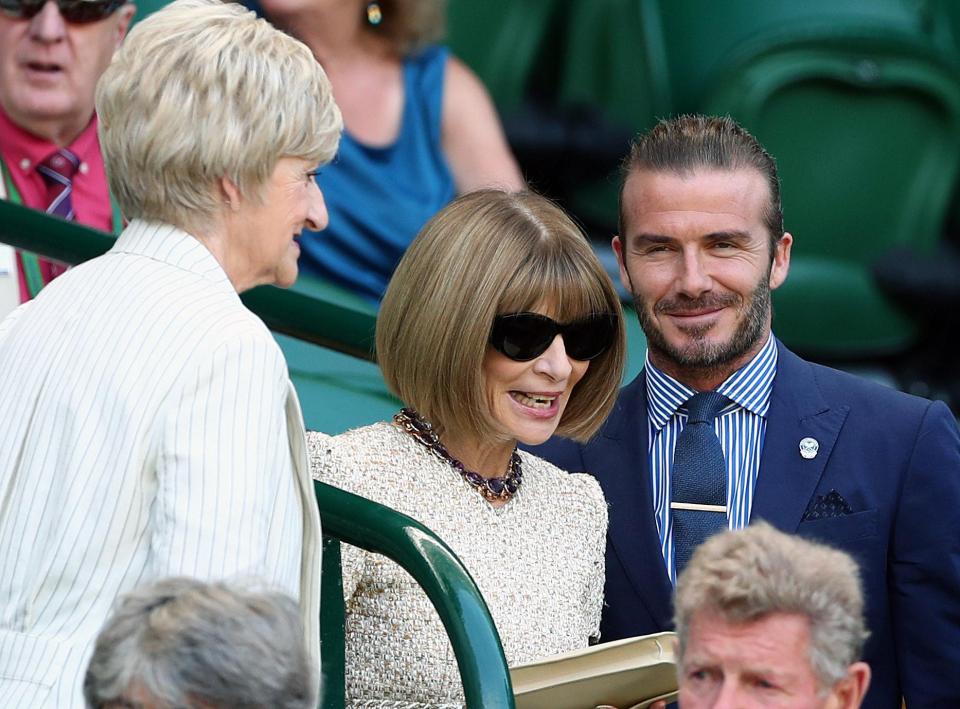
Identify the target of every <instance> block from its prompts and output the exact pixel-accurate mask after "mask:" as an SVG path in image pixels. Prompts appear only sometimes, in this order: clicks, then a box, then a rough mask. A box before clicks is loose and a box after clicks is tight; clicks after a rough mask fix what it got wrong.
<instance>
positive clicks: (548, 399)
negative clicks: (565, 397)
mask: <svg viewBox="0 0 960 709" xmlns="http://www.w3.org/2000/svg"><path fill="white" fill-rule="evenodd" d="M510 395H511V396H512V397H513V398H514V399H516V400H517V401H519V402H520V403H521V404H523V405H524V406H529V407H531V408H534V409H548V408H550V406H552V405H553V402H554V401H556V398H557V397H555V396H528V395H526V394H522V393H521V392H519V391H514V392H510Z"/></svg>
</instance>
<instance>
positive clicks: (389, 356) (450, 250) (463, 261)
mask: <svg viewBox="0 0 960 709" xmlns="http://www.w3.org/2000/svg"><path fill="white" fill-rule="evenodd" d="M538 306H546V307H548V308H550V315H551V316H552V317H554V318H556V319H558V320H560V321H561V322H569V321H571V320H575V319H577V318H581V317H584V316H586V315H588V314H591V313H606V312H609V313H613V314H614V316H615V321H616V337H615V338H614V342H613V344H612V345H611V347H610V348H609V349H608V350H607V351H606V352H604V353H603V354H602V355H600V356H599V357H597V358H596V359H594V360H592V361H591V362H590V366H589V367H588V368H587V372H586V374H585V375H584V377H583V379H581V380H580V382H579V383H578V384H577V386H576V387H575V388H574V390H573V393H572V395H571V397H570V401H569V402H568V404H567V407H566V409H565V410H564V412H563V416H562V418H561V420H560V424H559V426H558V428H557V433H558V434H559V435H563V436H568V437H570V438H573V439H575V440H580V441H582V440H586V439H587V438H589V437H590V436H591V435H592V434H593V433H594V432H595V431H596V430H597V429H598V428H599V427H600V425H601V424H602V423H603V421H604V420H605V419H606V417H607V414H608V413H609V412H610V409H611V408H612V406H613V403H614V400H615V399H616V394H617V391H618V389H619V385H620V378H621V374H622V370H623V362H624V356H625V350H626V344H625V336H624V328H623V317H622V313H621V310H620V302H619V299H618V298H617V295H616V292H615V291H614V289H613V284H612V283H611V282H610V278H609V277H608V276H607V274H606V272H605V271H604V270H603V267H602V266H601V265H600V263H599V261H597V257H596V256H595V255H594V253H593V251H592V249H591V248H590V245H589V244H588V243H587V240H586V238H585V237H584V235H583V233H582V232H581V231H580V230H579V229H578V228H577V226H576V225H575V224H574V223H573V222H572V221H571V220H570V218H569V217H568V216H567V215H566V214H565V213H564V212H563V210H562V209H560V208H559V207H557V206H556V205H555V204H553V203H552V202H550V201H549V200H547V199H545V198H544V197H540V196H539V195H536V194H533V193H530V192H520V193H507V192H500V191H497V190H481V191H478V192H472V193H468V194H465V195H463V196H461V197H459V198H457V199H456V200H454V201H453V202H451V203H450V204H449V205H448V206H447V207H446V208H445V209H443V210H442V211H440V212H439V213H438V214H437V215H436V216H434V217H433V219H431V220H430V221H429V222H428V223H427V225H426V226H425V227H424V228H423V229H422V230H421V231H420V233H419V234H418V235H417V238H416V239H415V240H414V241H413V243H412V244H411V246H410V248H409V249H408V250H407V252H406V254H405V255H404V256H403V259H401V261H400V265H399V266H398V267H397V270H396V272H395V273H394V275H393V278H392V279H391V280H390V284H389V285H388V286H387V292H386V294H385V296H384V298H383V303H382V304H381V306H380V315H379V317H378V318H377V337H376V339H377V358H378V361H379V363H380V368H381V370H382V371H383V376H384V379H385V380H386V382H387V385H388V386H389V387H390V389H391V390H392V391H393V392H394V393H395V394H396V395H397V396H399V397H400V398H401V399H402V400H403V401H405V402H406V403H407V404H408V405H410V406H413V407H414V408H416V409H417V410H418V411H419V412H420V413H421V414H422V415H424V416H425V417H426V418H427V419H429V420H430V421H432V422H433V423H434V425H436V426H438V427H439V428H440V429H441V430H448V431H454V432H457V433H458V434H460V433H469V434H470V435H479V436H481V437H485V438H486V437H490V436H492V435H494V432H495V431H496V423H495V421H494V420H493V418H492V413H491V411H490V406H489V403H488V402H487V399H486V392H485V387H484V384H485V381H484V369H483V361H484V356H485V354H486V351H487V347H488V341H489V338H490V328H491V326H492V325H493V319H494V317H495V316H497V315H500V314H505V313H513V312H520V311H524V310H532V309H533V308H536V307H538Z"/></svg>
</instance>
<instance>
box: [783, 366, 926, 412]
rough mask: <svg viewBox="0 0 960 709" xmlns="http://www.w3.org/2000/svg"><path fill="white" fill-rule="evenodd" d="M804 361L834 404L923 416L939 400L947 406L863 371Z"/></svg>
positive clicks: (829, 400) (826, 396)
mask: <svg viewBox="0 0 960 709" xmlns="http://www.w3.org/2000/svg"><path fill="white" fill-rule="evenodd" d="M802 361H803V362H804V364H805V365H806V366H808V367H809V368H810V372H811V374H812V376H813V379H814V382H815V383H816V385H817V388H818V389H819V390H820V393H821V394H822V395H823V397H824V399H825V400H826V401H827V402H828V403H829V404H831V405H837V406H847V407H850V408H851V409H854V408H861V407H862V408H867V409H869V410H875V411H877V412H879V413H886V415H887V416H904V415H906V416H923V415H924V414H926V413H927V412H928V411H929V410H930V408H931V407H933V406H937V404H938V403H939V405H940V406H944V407H945V405H943V404H942V403H940V402H935V401H932V400H930V399H925V398H923V397H921V396H915V395H913V394H908V393H906V392H903V391H900V390H898V389H895V388H893V387H892V386H890V385H888V384H886V383H881V382H879V381H873V380H871V379H868V378H866V377H864V376H861V375H859V374H853V373H850V372H845V371H842V370H839V369H834V368H833V367H828V366H826V365H822V364H816V363H815V362H809V361H807V360H802ZM774 386H776V384H774Z"/></svg>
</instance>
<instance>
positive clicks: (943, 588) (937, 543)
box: [890, 402, 960, 709]
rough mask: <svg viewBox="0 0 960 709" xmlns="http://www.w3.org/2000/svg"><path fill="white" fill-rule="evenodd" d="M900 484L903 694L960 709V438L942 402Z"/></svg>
mask: <svg viewBox="0 0 960 709" xmlns="http://www.w3.org/2000/svg"><path fill="white" fill-rule="evenodd" d="M903 485H904V488H903V491H902V493H901V496H900V503H899V508H898V510H897V517H896V523H895V531H894V537H893V540H892V544H893V548H892V560H891V565H892V568H891V574H890V583H891V588H890V597H891V599H892V603H893V623H894V633H895V635H896V644H897V661H898V663H899V667H900V678H901V684H902V691H903V694H904V697H905V698H906V704H907V706H908V707H910V709H925V708H927V707H930V708H933V707H948V706H949V707H960V680H958V678H957V667H960V437H958V433H957V425H956V422H955V421H954V418H953V416H952V415H951V413H950V411H949V410H948V409H947V407H946V406H944V405H943V404H942V403H940V402H935V403H932V404H931V405H930V406H929V407H928V409H927V411H926V413H925V415H924V418H923V421H922V423H921V426H920V430H919V433H918V435H917V440H916V443H915V446H914V450H913V456H912V459H911V462H910V467H909V469H908V471H907V476H906V478H905V480H904V482H903Z"/></svg>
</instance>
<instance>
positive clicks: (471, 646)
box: [314, 482, 514, 709]
mask: <svg viewBox="0 0 960 709" xmlns="http://www.w3.org/2000/svg"><path fill="white" fill-rule="evenodd" d="M314 487H315V492H316V496H317V505H318V506H319V507H320V519H321V521H322V523H323V529H324V547H323V580H322V594H323V596H322V599H321V603H320V607H321V608H323V609H324V610H323V612H322V613H321V617H320V641H321V646H322V657H323V660H322V663H323V676H324V699H323V709H339V708H340V707H343V704H344V679H343V669H344V652H343V641H344V618H343V586H342V580H341V576H340V545H339V542H340V541H343V542H346V543H347V544H352V545H353V546H356V547H360V548H361V549H366V550H367V551H371V552H374V553H377V554H383V555H384V556H387V557H388V558H390V559H392V560H393V561H395V562H397V563H398V564H399V565H400V566H402V567H403V568H404V569H406V571H407V572H408V573H409V574H410V575H411V576H413V578H414V580H416V582H417V583H418V584H420V586H421V587H422V588H423V590H424V591H425V592H426V594H427V596H428V597H429V598H430V601H431V603H433V605H434V607H435V608H436V609H437V613H438V614H439V615H440V620H441V621H442V622H443V625H444V627H445V628H446V630H447V634H448V635H449V636H450V642H451V644H452V645H453V651H454V654H455V655H456V657H457V665H458V666H459V668H460V678H461V681H462V682H463V692H464V696H465V698H466V703H467V707H468V709H501V708H503V709H513V707H514V701H513V689H512V686H511V684H510V673H509V671H508V669H507V662H506V659H505V658H504V655H503V648H502V646H501V645H500V636H499V635H498V634H497V629H496V627H495V626H494V624H493V620H492V619H491V617H490V612H489V610H487V604H486V603H485V602H484V600H483V597H482V596H481V595H480V591H479V590H478V589H477V587H476V584H475V583H474V582H473V579H472V578H470V574H469V573H468V572H467V570H466V569H465V568H464V566H463V564H461V563H460V560H459V559H457V557H456V555H454V553H453V552H452V551H451V550H450V548H449V547H448V546H447V545H446V544H444V543H443V541H441V540H440V538H439V537H437V536H436V535H435V534H434V533H433V532H431V531H430V530H429V529H427V528H426V527H424V526H423V525H422V524H420V523H419V522H417V521H416V520H414V519H411V518H410V517H407V516H406V515H403V514H400V513H399V512H396V511H394V510H392V509H390V508H389V507H384V506H383V505H380V504H377V503H376V502H371V501H370V500H366V499H364V498H362V497H358V496H357V495H352V494H350V493H348V492H344V491H343V490H339V489H337V488H335V487H332V486H330V485H325V484H324V483H321V482H316V483H314Z"/></svg>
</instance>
